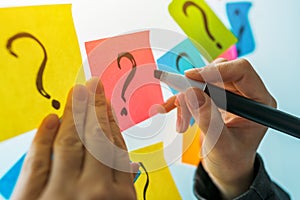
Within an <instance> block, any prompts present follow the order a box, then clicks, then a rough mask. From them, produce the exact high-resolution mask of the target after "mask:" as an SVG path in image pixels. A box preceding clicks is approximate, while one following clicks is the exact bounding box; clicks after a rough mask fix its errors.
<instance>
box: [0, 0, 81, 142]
mask: <svg viewBox="0 0 300 200" xmlns="http://www.w3.org/2000/svg"><path fill="white" fill-rule="evenodd" d="M0 19H1V21H0V25H1V27H2V29H1V34H0V62H1V68H0V74H1V78H0V85H1V87H0V96H1V99H0V105H1V115H0V123H1V125H0V141H3V140H5V139H8V138H11V137H14V136H16V135H19V134H21V133H24V132H27V131H29V130H32V129H34V128H36V127H37V126H38V125H39V123H40V122H41V121H42V119H43V117H45V116H46V115H47V114H48V113H56V114H58V115H61V114H62V111H63V109H64V105H65V102H66V97H67V93H68V91H69V90H70V88H71V87H72V86H73V85H74V84H75V82H83V81H84V74H83V73H80V69H81V66H82V61H81V54H80V50H79V45H78V42H77V36H76V32H75V29H74V24H73V19H72V13H71V5H47V6H28V7H15V8H1V9H0ZM81 72H83V71H81Z"/></svg>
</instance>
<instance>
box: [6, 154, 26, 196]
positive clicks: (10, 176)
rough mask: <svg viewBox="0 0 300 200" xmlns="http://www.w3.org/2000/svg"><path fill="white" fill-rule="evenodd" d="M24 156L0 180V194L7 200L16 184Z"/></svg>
mask: <svg viewBox="0 0 300 200" xmlns="http://www.w3.org/2000/svg"><path fill="white" fill-rule="evenodd" d="M25 156H26V154H24V155H23V156H22V157H21V158H20V159H19V160H18V162H17V163H16V164H14V166H13V167H12V168H11V169H10V170H9V171H8V172H7V173H6V174H5V175H4V176H3V177H2V178H1V179H0V193H1V194H2V196H3V197H4V198H6V199H9V198H10V196H11V195H12V192H13V190H14V188H15V185H16V183H17V180H18V177H19V175H20V172H21V168H22V165H23V162H24V159H25Z"/></svg>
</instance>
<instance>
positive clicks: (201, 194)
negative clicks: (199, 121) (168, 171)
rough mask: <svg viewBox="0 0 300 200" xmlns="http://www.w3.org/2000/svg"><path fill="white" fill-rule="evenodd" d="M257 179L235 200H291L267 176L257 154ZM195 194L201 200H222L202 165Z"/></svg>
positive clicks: (197, 176)
mask: <svg viewBox="0 0 300 200" xmlns="http://www.w3.org/2000/svg"><path fill="white" fill-rule="evenodd" d="M254 170H255V178H254V181H253V183H252V185H251V186H250V188H249V190H248V191H246V192H245V193H243V194H242V195H240V196H239V197H236V198H235V200H246V199H249V200H250V199H257V200H289V199H290V196H289V195H288V194H287V193H286V192H285V191H284V190H283V189H282V188H280V187H279V186H278V185H277V184H276V183H274V182H272V181H271V179H270V177H269V175H268V174H267V172H266V170H265V167H264V164H263V161H262V158H261V157H260V156H259V155H258V154H257V155H256V158H255V163H254ZM194 194H195V196H196V198H197V199H199V200H217V199H218V200H220V199H222V198H221V192H220V191H219V189H218V188H217V186H216V185H215V184H214V183H213V181H212V180H211V179H210V177H209V175H208V174H207V172H206V171H205V170H204V168H203V166H202V164H201V163H200V164H199V166H198V168H197V170H196V174H195V178H194Z"/></svg>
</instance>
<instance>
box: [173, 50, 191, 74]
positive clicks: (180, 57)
mask: <svg viewBox="0 0 300 200" xmlns="http://www.w3.org/2000/svg"><path fill="white" fill-rule="evenodd" d="M183 57H186V58H187V59H188V60H191V59H190V57H189V55H188V54H187V53H185V52H182V53H180V54H179V55H178V56H177V58H176V68H177V70H178V71H179V72H181V71H180V65H179V61H180V60H181V59H183ZM193 68H195V67H194V65H193Z"/></svg>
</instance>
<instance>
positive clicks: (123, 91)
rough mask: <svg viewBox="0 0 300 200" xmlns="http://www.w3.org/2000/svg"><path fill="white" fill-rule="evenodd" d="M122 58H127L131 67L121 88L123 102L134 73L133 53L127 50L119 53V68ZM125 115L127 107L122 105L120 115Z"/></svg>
mask: <svg viewBox="0 0 300 200" xmlns="http://www.w3.org/2000/svg"><path fill="white" fill-rule="evenodd" d="M122 58H127V59H128V60H130V62H131V64H132V69H131V71H130V73H129V75H128V76H127V78H126V80H125V83H124V86H123V88H122V94H121V97H122V99H123V101H124V102H126V98H125V92H126V90H127V88H128V86H129V84H130V82H131V81H132V79H133V77H134V75H135V73H136V61H135V59H134V57H133V55H132V54H131V53H129V52H124V53H120V54H119V55H118V59H117V61H118V67H119V68H120V69H121V59H122ZM123 115H125V116H127V115H128V111H127V109H126V108H125V107H124V108H123V109H122V110H121V116H123Z"/></svg>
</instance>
